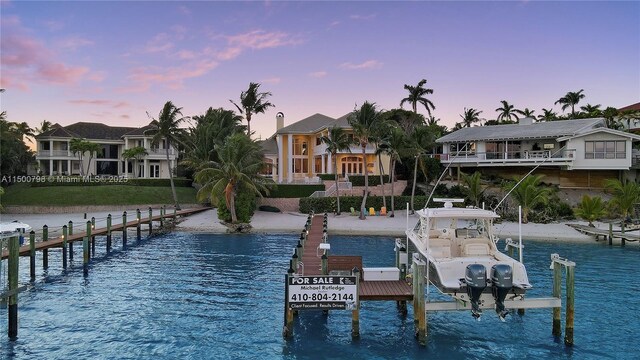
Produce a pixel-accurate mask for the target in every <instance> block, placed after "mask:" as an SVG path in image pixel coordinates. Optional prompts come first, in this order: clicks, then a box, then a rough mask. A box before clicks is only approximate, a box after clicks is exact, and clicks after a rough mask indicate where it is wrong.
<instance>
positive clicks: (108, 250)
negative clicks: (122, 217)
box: [107, 214, 111, 253]
mask: <svg viewBox="0 0 640 360" xmlns="http://www.w3.org/2000/svg"><path fill="white" fill-rule="evenodd" d="M110 252H111V214H109V215H107V253H110Z"/></svg>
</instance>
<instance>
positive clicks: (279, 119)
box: [276, 112, 284, 131]
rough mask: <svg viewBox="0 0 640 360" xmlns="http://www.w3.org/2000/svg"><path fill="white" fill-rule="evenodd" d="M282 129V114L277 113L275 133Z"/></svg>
mask: <svg viewBox="0 0 640 360" xmlns="http://www.w3.org/2000/svg"><path fill="white" fill-rule="evenodd" d="M283 127H284V113H283V112H278V113H277V114H276V131H278V130H280V129H282V128H283Z"/></svg>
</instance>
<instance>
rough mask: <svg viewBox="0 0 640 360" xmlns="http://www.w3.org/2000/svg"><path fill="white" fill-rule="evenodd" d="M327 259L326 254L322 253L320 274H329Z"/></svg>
mask: <svg viewBox="0 0 640 360" xmlns="http://www.w3.org/2000/svg"><path fill="white" fill-rule="evenodd" d="M328 260H329V259H328V257H327V254H322V260H321V262H322V275H329V268H328V265H329V264H328Z"/></svg>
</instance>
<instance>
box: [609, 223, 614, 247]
mask: <svg viewBox="0 0 640 360" xmlns="http://www.w3.org/2000/svg"><path fill="white" fill-rule="evenodd" d="M611 245H613V223H609V246H611Z"/></svg>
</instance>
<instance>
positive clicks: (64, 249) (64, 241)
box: [62, 225, 67, 269]
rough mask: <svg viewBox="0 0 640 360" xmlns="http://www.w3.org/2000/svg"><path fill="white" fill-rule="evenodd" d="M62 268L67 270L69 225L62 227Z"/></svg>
mask: <svg viewBox="0 0 640 360" xmlns="http://www.w3.org/2000/svg"><path fill="white" fill-rule="evenodd" d="M62 268H63V269H66V268H67V225H64V226H63V227H62Z"/></svg>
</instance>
